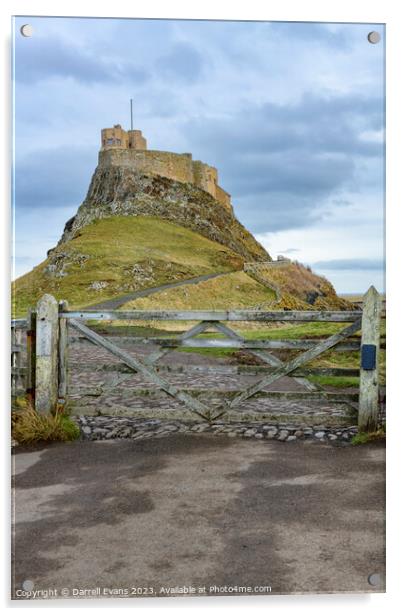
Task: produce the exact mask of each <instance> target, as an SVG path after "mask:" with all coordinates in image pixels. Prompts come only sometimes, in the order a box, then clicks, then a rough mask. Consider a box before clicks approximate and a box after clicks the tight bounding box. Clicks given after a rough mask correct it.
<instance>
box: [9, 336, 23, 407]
mask: <svg viewBox="0 0 402 616" xmlns="http://www.w3.org/2000/svg"><path fill="white" fill-rule="evenodd" d="M23 348H24V347H23V344H22V329H21V328H19V327H15V326H14V327H12V328H11V369H12V370H11V394H12V396H17V395H18V394H17V392H19V391H20V390H21V389H23V388H24V387H25V386H24V381H23V375H22V374H21V372H20V368H21V367H22V350H23Z"/></svg>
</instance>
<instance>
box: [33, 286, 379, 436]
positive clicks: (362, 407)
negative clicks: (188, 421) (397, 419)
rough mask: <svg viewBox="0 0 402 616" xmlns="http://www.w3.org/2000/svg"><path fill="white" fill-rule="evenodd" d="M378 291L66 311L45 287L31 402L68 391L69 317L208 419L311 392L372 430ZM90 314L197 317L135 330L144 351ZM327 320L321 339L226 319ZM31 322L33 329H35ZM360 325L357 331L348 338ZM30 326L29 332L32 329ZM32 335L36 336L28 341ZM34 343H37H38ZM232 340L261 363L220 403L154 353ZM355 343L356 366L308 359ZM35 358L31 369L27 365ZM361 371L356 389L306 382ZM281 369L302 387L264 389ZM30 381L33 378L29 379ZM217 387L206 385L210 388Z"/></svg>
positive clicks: (60, 398)
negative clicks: (213, 305)
mask: <svg viewBox="0 0 402 616" xmlns="http://www.w3.org/2000/svg"><path fill="white" fill-rule="evenodd" d="M381 307H382V305H381V298H380V296H379V294H378V293H377V291H376V290H375V289H374V287H370V289H369V291H368V292H367V293H366V295H365V299H364V306H363V311H359V310H353V311H271V312H265V311H257V310H228V311H184V312H176V311H139V310H134V311H129V312H124V311H119V310H117V311H90V310H86V311H70V310H68V306H67V303H66V302H60V303H59V304H58V303H57V301H56V300H55V299H54V298H53V297H52V296H50V295H45V296H44V297H43V298H42V299H41V300H40V301H39V302H38V305H37V309H36V311H35V312H32V311H31V312H30V314H29V322H30V325H29V331H30V332H31V335H30V337H28V341H29V340H30V342H29V344H28V367H27V372H28V376H29V383H28V389H29V392H30V395H31V397H32V398H33V399H34V404H35V408H36V409H37V410H38V411H39V412H42V413H48V412H51V411H52V410H53V409H54V408H55V406H56V404H57V403H59V404H60V403H65V402H66V401H67V399H68V378H67V372H68V324H69V325H70V326H71V327H73V328H74V329H75V330H77V331H78V332H79V333H80V334H81V335H82V336H84V337H85V338H87V339H88V340H89V341H91V342H92V343H93V344H95V345H98V346H99V347H101V348H103V349H105V350H107V351H108V352H110V353H111V354H112V355H114V356H115V357H117V358H118V359H119V360H120V361H121V362H122V363H123V364H125V365H126V366H128V368H129V369H131V370H132V371H134V372H138V373H140V374H142V375H143V376H145V377H147V379H149V380H150V381H151V382H152V383H153V384H154V385H155V386H156V388H157V389H158V390H162V391H164V392H166V393H167V394H168V395H169V396H172V397H174V398H175V399H177V400H179V401H180V402H181V403H182V405H184V407H185V408H186V409H189V410H191V411H192V412H193V413H194V414H196V415H198V416H200V417H202V418H203V419H206V420H207V421H215V420H216V419H218V418H224V417H225V415H227V413H228V412H230V411H231V410H233V409H237V408H238V409H242V408H244V406H245V404H246V403H247V400H249V399H250V398H251V397H253V396H259V397H266V396H268V397H275V398H288V399H289V398H291V399H303V400H305V399H314V400H326V401H336V402H346V403H348V404H350V405H352V406H354V407H355V408H356V407H357V406H358V410H359V428H360V429H361V430H372V429H375V428H376V427H377V423H378V410H379V382H378V358H379V350H380V319H381ZM88 320H95V321H114V320H118V321H122V320H128V321H149V320H152V321H155V320H158V321H196V322H197V323H196V324H195V325H194V326H192V327H191V328H190V329H189V330H187V331H186V332H184V333H181V334H180V335H178V336H175V337H171V336H169V337H166V338H163V337H161V338H155V337H152V338H147V337H145V338H144V337H133V338H132V339H130V340H132V341H135V342H137V343H140V344H148V343H152V345H154V346H156V350H153V352H151V353H150V354H149V355H148V356H147V357H146V358H145V359H141V360H140V359H138V358H136V357H133V356H132V355H131V354H130V353H128V352H127V351H125V350H123V349H121V348H119V347H118V346H117V345H116V344H114V343H113V342H111V341H110V340H108V339H107V338H105V337H104V336H101V335H100V334H98V333H97V332H95V331H93V330H92V329H91V328H90V327H88V326H87V325H86V324H85V323H84V322H85V321H88ZM274 321H277V322H282V323H289V322H291V323H305V322H330V323H344V324H345V327H343V328H342V329H341V331H339V332H337V333H335V334H333V335H331V336H329V337H328V338H324V339H320V340H272V339H268V338H267V339H265V340H249V339H247V338H244V337H242V336H240V335H239V333H238V332H236V331H235V330H234V329H232V327H231V326H229V325H228V323H230V324H231V323H236V322H259V323H269V322H274ZM35 323H36V331H34V330H33V328H34V327H35ZM211 328H212V329H214V330H215V331H217V332H218V333H219V334H220V335H221V336H222V335H223V336H224V338H222V337H221V338H214V339H210V338H198V337H197V336H199V334H203V333H205V332H206V330H208V329H211ZM360 330H361V332H362V333H361V339H360V340H359V339H356V338H354V339H350V338H351V337H352V336H354V334H357V333H358V332H359V331H360ZM33 331H34V334H33V335H32V332H33ZM32 340H34V344H33V343H32ZM35 347H36V348H35ZM189 347H198V348H215V349H219V348H234V349H244V350H247V352H248V353H251V354H253V355H255V356H257V357H258V358H259V359H260V360H262V361H263V362H264V365H265V367H259V368H261V369H259V371H258V372H259V374H261V378H260V379H259V380H257V382H255V383H253V384H252V385H250V386H248V387H246V388H244V389H243V390H240V391H236V392H230V393H231V395H230V396H226V397H225V399H223V400H220V402H219V404H215V405H212V404H209V403H206V402H205V401H201V400H200V399H198V398H197V395H196V393H193V392H192V391H191V390H184V389H183V388H179V387H176V386H174V385H172V384H171V383H169V381H168V380H167V379H166V378H164V377H163V376H162V375H161V374H160V372H159V370H158V367H157V366H156V362H157V361H158V359H160V358H161V357H163V356H164V355H166V354H167V353H169V352H170V351H172V350H174V349H180V348H189ZM275 349H293V350H294V349H296V350H299V351H300V353H299V354H298V355H297V356H296V357H294V358H292V359H291V360H289V361H284V362H283V361H281V360H280V359H278V357H276V356H275V355H274V354H273V353H272V351H273V350H275ZM330 349H332V350H335V351H339V352H341V351H349V350H354V351H356V350H357V351H360V352H361V365H360V368H359V369H348V368H346V369H345V368H311V367H307V366H306V364H308V362H310V361H311V360H313V359H316V358H317V357H319V356H320V355H322V354H323V353H325V352H326V351H328V350H330ZM32 366H34V369H32ZM320 374H321V375H322V374H325V375H331V376H360V392H359V394H351V393H344V392H328V391H324V390H322V388H320V387H318V386H317V385H314V384H313V383H311V382H310V381H309V380H308V379H307V377H309V376H311V375H320ZM283 376H290V377H291V378H294V379H295V380H297V381H298V382H299V383H300V384H302V385H303V386H304V387H305V389H306V391H305V392H276V391H275V392H272V391H264V388H266V387H267V386H268V385H271V384H272V383H274V382H275V381H276V380H277V379H279V378H281V377H283ZM33 380H34V381H35V383H34V384H33V382H32V381H33ZM213 393H214V392H211V394H213Z"/></svg>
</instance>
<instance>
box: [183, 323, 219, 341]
mask: <svg viewBox="0 0 402 616" xmlns="http://www.w3.org/2000/svg"><path fill="white" fill-rule="evenodd" d="M211 325H212V323H211V321H201V323H196V324H195V325H194V326H193V327H190V329H189V330H187V331H186V332H184V333H183V334H181V335H180V336H179V340H188V339H190V338H193V337H194V336H198V334H201V333H202V332H204V331H205V330H206V329H208V327H211Z"/></svg>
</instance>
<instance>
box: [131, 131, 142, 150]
mask: <svg viewBox="0 0 402 616" xmlns="http://www.w3.org/2000/svg"><path fill="white" fill-rule="evenodd" d="M127 135H128V147H129V148H130V150H146V149H147V140H146V139H145V138H144V137H143V136H142V132H141V131H140V130H129V131H127Z"/></svg>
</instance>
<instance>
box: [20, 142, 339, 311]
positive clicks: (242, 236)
mask: <svg viewBox="0 0 402 616" xmlns="http://www.w3.org/2000/svg"><path fill="white" fill-rule="evenodd" d="M119 152H120V150H118V152H117V154H116V153H114V155H113V156H114V157H115V158H116V156H117V162H118V161H119V156H120V154H119ZM104 154H105V153H103V157H102V156H100V161H101V160H102V161H103V162H102V164H101V163H100V164H99V165H98V167H97V168H96V170H95V173H94V174H93V177H92V180H91V183H90V186H89V189H88V193H87V196H86V198H85V200H84V202H83V203H82V204H81V206H80V207H79V208H78V211H77V214H76V215H75V216H74V217H73V218H71V219H70V220H69V221H68V222H67V223H66V225H65V229H64V232H63V235H62V237H61V239H60V241H59V243H58V245H57V246H56V247H55V248H53V249H51V250H49V251H48V256H47V259H46V260H45V261H43V262H42V263H40V264H39V265H38V266H37V267H35V268H34V269H33V270H32V271H31V272H29V273H27V274H25V275H24V276H21V277H20V278H19V279H17V280H16V281H15V283H14V284H13V302H14V308H13V313H14V314H15V316H25V314H26V311H27V309H28V307H29V306H32V305H34V304H35V303H36V301H37V300H38V299H39V298H40V297H41V296H42V295H43V294H44V293H51V294H52V295H54V296H55V297H56V298H57V299H65V300H68V302H69V304H70V306H71V307H73V308H85V307H92V306H93V305H94V304H95V305H102V309H103V306H104V305H105V302H109V304H108V305H109V307H111V304H110V301H111V302H112V305H113V307H114V308H120V307H122V306H123V305H125V304H127V305H128V306H130V307H133V308H134V307H136V308H139V307H144V308H145V307H152V308H158V307H160V308H168V307H172V308H174V307H179V306H180V308H182V309H191V308H202V307H205V308H207V307H209V308H225V307H227V308H228V307H231V308H235V307H248V308H260V309H262V308H269V309H299V310H303V309H311V308H314V309H342V308H348V307H349V304H348V302H346V301H345V300H342V299H340V298H339V297H337V295H336V293H335V290H334V288H333V287H332V285H331V284H330V283H329V282H328V281H327V280H326V279H324V278H321V277H319V276H317V275H315V274H314V273H312V272H311V271H309V270H308V269H307V268H305V267H304V266H302V265H300V264H297V263H289V264H286V265H285V266H281V267H275V263H273V262H272V258H271V257H270V255H269V254H268V253H267V251H266V250H265V249H264V248H263V247H262V246H261V245H260V244H259V243H258V242H257V241H256V239H255V238H254V237H253V235H252V234H251V233H250V232H249V231H247V229H246V228H245V227H244V226H243V225H242V224H241V223H240V222H239V221H238V220H237V219H236V217H235V216H234V214H233V210H232V208H231V207H229V206H228V205H227V204H226V205H225V203H222V202H221V201H219V200H218V199H216V198H215V197H214V196H213V195H212V194H211V193H210V192H208V191H207V190H204V189H202V188H200V187H199V186H196V185H195V184H193V183H191V182H185V181H178V180H176V179H172V178H171V177H164V176H162V175H158V174H155V173H151V174H148V175H147V174H144V173H143V172H142V171H139V170H138V169H137V168H135V167H131V166H130V165H128V166H127V165H119V164H105V161H104V160H103V159H104V157H105V156H104ZM140 155H141V156H142V154H141V152H140V153H139V154H138V156H139V157H140V158H141V156H140ZM158 156H160V153H159V154H158ZM183 156H184V155H183ZM107 160H108V159H107ZM113 160H114V159H113ZM130 160H131V159H130ZM186 160H187V159H186ZM188 160H190V159H188ZM115 162H116V161H115ZM208 169H212V168H209V167H208ZM208 169H207V171H208ZM215 188H216V189H218V188H219V187H218V186H215ZM211 190H212V189H211ZM220 190H221V189H220ZM221 192H222V190H221ZM225 195H226V196H228V195H227V193H225ZM246 263H247V264H248V266H250V264H251V268H254V266H255V264H257V265H258V272H256V271H254V272H252V271H249V270H247V271H245V272H244V271H243V268H244V266H245V264H246ZM246 267H247V266H246ZM234 272H236V273H234ZM218 274H225V275H218ZM212 275H214V276H215V277H214V278H213V279H212V278H211V276H212ZM216 275H218V276H216ZM206 276H208V277H209V278H210V279H209V280H205V277H206ZM199 277H202V280H198V279H199ZM194 278H196V279H197V280H194ZM192 279H193V280H192ZM177 282H180V283H181V286H180V287H177V286H176V287H175V288H168V289H166V288H165V289H160V287H161V286H163V285H170V286H172V285H173V283H177ZM190 283H191V284H190ZM146 289H147V290H148V291H149V292H148V291H147V295H148V297H146V298H145V297H142V298H141V299H139V298H138V292H139V291H141V290H146ZM279 300H280V301H279Z"/></svg>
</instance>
